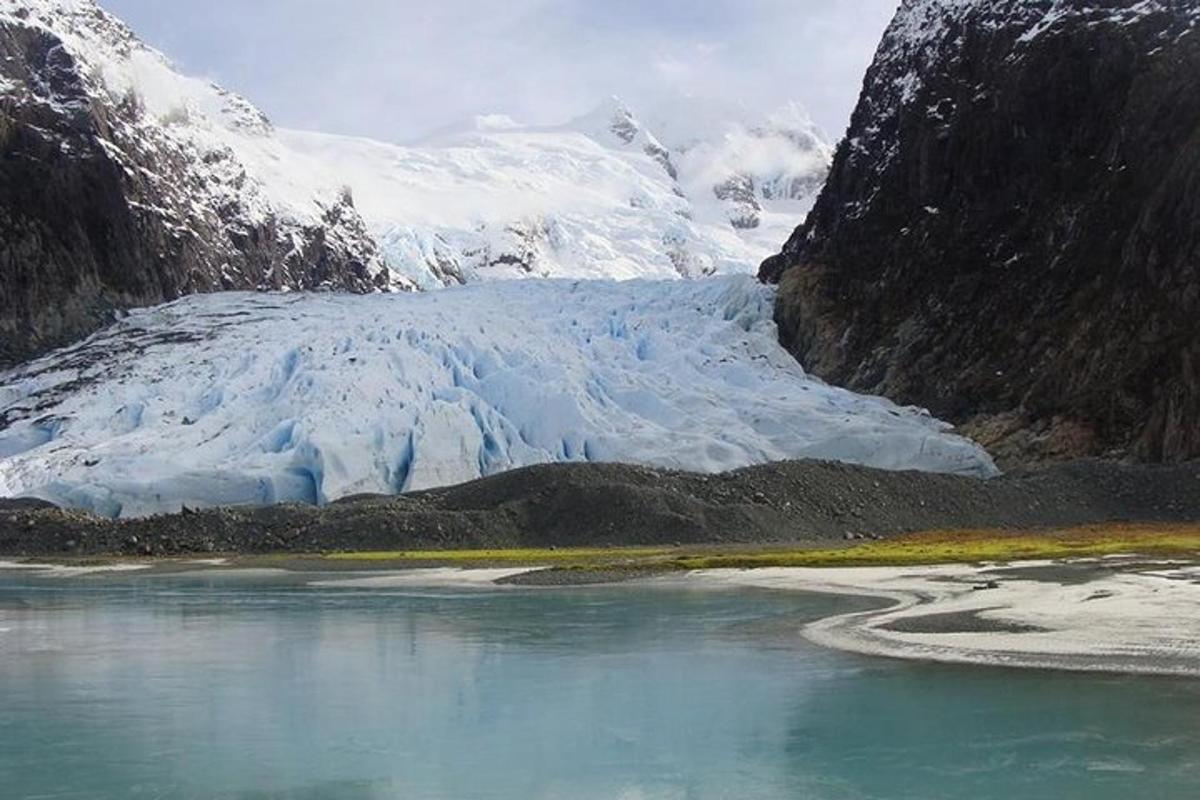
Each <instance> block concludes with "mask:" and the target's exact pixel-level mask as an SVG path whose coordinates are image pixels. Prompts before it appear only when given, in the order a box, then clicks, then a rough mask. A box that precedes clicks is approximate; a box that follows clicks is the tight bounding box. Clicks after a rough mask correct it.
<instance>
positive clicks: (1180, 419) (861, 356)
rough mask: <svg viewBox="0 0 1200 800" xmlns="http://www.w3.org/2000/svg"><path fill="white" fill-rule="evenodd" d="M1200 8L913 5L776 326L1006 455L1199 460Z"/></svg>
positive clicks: (823, 362)
mask: <svg viewBox="0 0 1200 800" xmlns="http://www.w3.org/2000/svg"><path fill="white" fill-rule="evenodd" d="M1197 75H1200V6H1198V5H1197V4H1196V3H1192V2H1168V0H1139V1H1138V2H1135V1H1134V0H1109V1H1108V2H1096V1H1095V0H1093V1H1091V2H1089V1H1088V0H1020V1H1019V2H1018V1H1017V0H1007V1H1005V0H1001V1H1000V2H995V1H993V0H988V1H987V2H985V1H984V0H907V2H905V3H904V4H903V6H902V7H901V9H900V10H899V12H898V13H897V15H896V17H895V20H894V22H893V23H892V25H891V27H890V28H889V29H888V31H887V33H886V34H885V36H884V39H883V42H882V44H881V45H880V48H879V51H878V54H877V56H876V59H875V62H874V64H873V65H872V67H871V69H870V71H869V72H868V74H867V77H866V82H865V85H864V88H863V92H862V95H861V98H860V101H859V105H858V108H857V109H856V111H855V113H854V116H853V120H852V122H851V126H850V131H849V134H848V136H847V139H846V140H845V141H844V142H843V143H842V144H841V145H840V146H839V148H838V150H837V154H836V157H835V160H834V164H833V167H832V171H831V174H830V177H829V180H828V183H827V184H826V186H825V188H824V190H823V192H822V194H821V196H820V198H819V200H818V201H817V203H816V205H815V207H814V209H813V211H812V213H811V214H810V215H809V216H808V218H807V221H806V222H805V224H804V225H803V226H801V227H800V228H799V229H798V230H797V231H796V232H795V234H794V235H793V236H792V238H791V239H790V240H789V241H788V243H787V244H786V245H785V247H784V248H783V251H782V253H781V254H779V255H778V256H776V257H773V258H772V259H770V260H768V261H767V263H765V264H764V267H763V271H762V274H763V276H764V277H766V278H768V279H771V280H781V288H780V296H779V306H778V310H777V314H778V320H779V322H780V325H781V332H782V336H783V341H784V342H785V344H786V345H787V346H788V347H789V349H791V350H792V352H793V353H795V354H796V355H797V356H798V357H799V358H800V359H801V360H802V361H803V362H804V363H805V364H806V365H807V366H809V368H810V369H812V370H813V371H815V372H816V373H818V374H820V375H822V376H824V377H826V378H828V379H830V380H832V381H835V382H837V383H839V384H842V385H848V386H850V387H852V388H855V389H858V390H861V391H869V392H878V393H883V394H886V395H888V396H889V397H892V398H893V399H896V400H898V401H902V402H914V403H919V404H921V405H925V406H928V407H929V408H931V409H932V410H933V411H934V412H935V413H937V414H938V415H940V416H943V417H946V418H950V419H955V420H960V421H961V420H970V425H969V428H968V429H969V430H973V431H974V432H975V433H976V434H977V435H979V436H980V437H981V438H982V439H983V440H985V441H987V442H989V443H992V444H994V445H995V446H997V447H998V448H1000V449H1001V450H1002V451H1006V452H1011V453H1012V454H1013V455H1016V456H1030V455H1032V456H1049V457H1053V456H1073V455H1084V454H1133V455H1137V456H1139V457H1142V458H1147V459H1154V460H1158V459H1168V460H1169V459H1184V458H1193V457H1196V456H1200V427H1198V426H1197V425H1196V424H1195V420H1196V419H1198V418H1200V377H1198V376H1200V325H1197V322H1196V320H1198V319H1200V200H1198V198H1200V194H1198V193H1197V192H1196V186H1197V185H1200V81H1197V79H1196V76H1197Z"/></svg>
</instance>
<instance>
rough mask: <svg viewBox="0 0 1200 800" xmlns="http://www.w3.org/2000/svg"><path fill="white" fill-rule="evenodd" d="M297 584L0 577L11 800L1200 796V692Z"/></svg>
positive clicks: (765, 604)
mask: <svg viewBox="0 0 1200 800" xmlns="http://www.w3.org/2000/svg"><path fill="white" fill-rule="evenodd" d="M307 580H309V578H306V577H304V576H269V575H258V576H253V575H243V576H234V575H230V574H225V575H221V576H214V575H213V574H211V573H210V574H209V575H208V576H206V577H192V578H187V577H172V578H167V577H151V576H142V577H129V576H126V577H120V578H103V579H98V578H70V579H65V578H56V579H46V578H38V577H34V576H32V575H27V574H26V575H13V574H11V573H10V574H4V575H0V796H2V797H3V798H5V800H20V799H22V798H80V799H82V798H87V800H104V799H105V798H120V799H121V800H128V799H129V798H172V799H175V798H204V799H205V800H207V799H208V798H221V799H222V800H226V799H229V800H280V799H282V798H287V799H288V800H291V799H293V798H294V799H296V800H367V799H368V798H370V799H371V800H376V799H377V798H378V799H383V798H403V799H404V800H412V799H421V798H438V799H441V798H454V799H455V800H458V799H460V798H506V799H507V798H519V799H520V800H525V799H526V798H530V799H532V798H538V799H541V798H564V800H590V799H591V798H597V799H601V798H603V799H604V800H608V799H609V798H614V799H620V800H658V799H660V798H662V799H671V800H674V799H676V798H679V799H680V800H683V799H685V798H686V799H687V800H705V799H707V798H737V799H738V800H742V799H749V798H765V799H767V800H770V799H772V798H789V800H794V799H795V798H804V799H806V800H841V799H843V798H886V799H887V800H895V799H896V798H914V799H916V798H920V800H932V799H935V798H955V799H956V800H957V799H958V798H974V799H975V800H982V799H986V798H995V799H996V800H1010V799H1011V798H1023V799H1024V800H1028V799H1029V798H1054V800H1060V799H1061V798H1076V797H1078V798H1089V800H1096V799H1097V798H1099V799H1103V798H1114V800H1116V799H1118V798H1119V799H1120V800H1126V799H1127V798H1130V797H1145V798H1155V799H1156V800H1159V799H1161V798H1194V797H1197V796H1200V683H1198V682H1194V681H1185V680H1167V679H1147V678H1123V677H1110V676H1095V675H1078V674H1063V673H1052V672H1033V671H1015V670H1002V669H981V668H971V667H949V666H936V665H926V664H914V663H907V662H900V661H890V660H885V659H870V658H865V657H859V656H853V655H848V654H842V653H837V652H832V651H828V650H823V649H820V648H818V647H816V646H814V645H810V644H808V643H806V642H805V641H803V640H802V639H801V638H800V637H799V635H798V633H797V631H798V628H799V627H800V626H801V625H802V624H803V623H804V622H805V621H807V620H810V619H814V618H816V617H820V616H824V615H828V614H830V613H835V612H838V611H842V610H851V609H853V608H855V607H865V606H864V605H863V603H864V602H865V601H862V600H846V599H839V598H831V597H821V596H809V595H803V594H796V593H775V592H766V591H751V590H740V589H739V590H733V589H725V590H717V589H707V588H697V589H688V588H678V587H675V588H665V587H642V586H634V585H624V586H615V587H605V588H594V589H555V590H524V589H522V590H505V591H493V590H464V591H460V590H446V589H441V590H435V589H430V590H420V591H399V590H371V591H364V590H348V589H335V588H322V589H316V588H310V587H307V586H305V585H304V582H305V581H307Z"/></svg>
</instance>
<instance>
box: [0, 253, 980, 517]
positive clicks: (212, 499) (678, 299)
mask: <svg viewBox="0 0 1200 800" xmlns="http://www.w3.org/2000/svg"><path fill="white" fill-rule="evenodd" d="M773 299H774V291H773V290H772V289H770V288H768V287H765V286H763V285H761V284H759V283H758V282H757V281H756V280H755V279H754V278H753V277H752V276H748V275H742V276H728V277H724V278H713V279H708V280H703V281H656V282H650V281H627V282H614V281H563V280H556V281H554V280H552V281H546V280H543V281H528V282H520V283H517V282H511V281H510V282H504V283H493V284H487V285H472V286H465V287H457V288H450V289H446V290H444V291H438V292H427V293H417V294H390V295H383V294H377V295H370V296H366V297H354V296H350V295H335V294H291V295H287V294H261V293H260V294H245V293H224V294H216V295H206V296H197V297H190V298H185V299H182V300H179V301H177V302H175V303H172V304H169V305H165V306H160V307H157V308H151V309H145V310H141V311H136V312H133V313H132V314H130V315H129V316H128V317H127V318H125V319H123V320H121V321H120V322H118V323H116V324H115V325H113V326H111V327H110V328H108V329H106V330H104V331H102V332H100V333H99V334H97V335H96V336H94V337H92V338H91V339H89V340H88V341H85V342H83V343H81V344H79V345H76V346H74V347H71V348H67V349H65V350H62V351H59V352H57V353H54V354H52V355H50V356H48V357H45V358H43V359H40V360H37V361H34V362H31V363H29V364H27V365H25V366H23V367H21V368H20V369H17V370H15V371H11V372H8V373H0V419H3V420H4V421H5V423H6V426H5V427H4V428H3V429H2V430H0V496H3V495H33V496H38V497H43V498H46V499H49V500H52V501H54V502H57V503H61V504H64V505H67V506H74V507H82V508H88V509H92V510H95V511H97V512H99V513H103V514H110V515H118V514H120V515H141V514H149V513H154V512H159V511H170V510H178V509H179V508H180V506H181V505H183V504H186V505H189V506H207V505H215V504H235V503H269V502H277V501H289V500H291V501H304V502H325V501H330V500H333V499H336V498H338V497H342V496H345V495H348V494H353V493H358V492H383V493H392V492H398V491H405V490H412V489H420V488H424V487H430V486H438V485H444V484H450V483H456V482H459V481H463V480H467V479H471V478H475V477H478V476H480V475H489V474H493V473H496V472H500V471H503V470H506V469H510V468H512V467H518V466H523V465H528V464H536V463H546V462H556V461H620V462H633V463H641V464H651V465H659V466H666V467H677V468H687V469H693V470H702V471H715V470H723V469H728V468H734V467H739V466H744V465H748V464H755V463H762V462H766V461H772V460H778V459H785V458H800V457H813V458H828V459H841V460H846V461H852V462H858V463H863V464H870V465H874V466H878V467H885V468H896V469H901V468H914V469H925V470H935V471H946V472H956V473H965V474H975V475H990V474H993V473H994V467H993V466H992V464H991V461H990V460H989V458H988V456H987V455H986V454H985V453H984V452H983V451H982V450H981V449H980V448H979V447H977V446H976V445H974V444H973V443H971V442H969V441H968V440H966V439H962V438H959V437H957V436H954V435H952V434H951V433H949V432H948V430H947V428H946V426H945V425H943V424H942V423H940V422H938V421H936V420H934V419H933V418H931V417H930V416H929V415H928V414H925V413H923V412H921V411H919V410H916V409H912V408H901V407H898V406H895V405H893V404H891V403H889V402H888V401H886V400H880V399H877V398H871V397H864V396H861V395H856V394H853V393H851V392H847V391H844V390H841V389H837V388H833V387H830V386H828V385H826V384H824V383H822V382H820V381H817V380H814V379H811V378H809V377H808V376H807V375H805V373H804V371H803V370H802V369H801V368H800V366H799V365H798V364H797V363H796V361H795V360H794V359H793V358H791V356H789V355H788V354H787V352H786V351H784V350H783V349H782V348H781V347H780V345H779V344H778V339H777V332H776V329H775V324H774V322H773V321H772V306H773Z"/></svg>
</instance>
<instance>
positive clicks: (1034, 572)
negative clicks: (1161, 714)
mask: <svg viewBox="0 0 1200 800" xmlns="http://www.w3.org/2000/svg"><path fill="white" fill-rule="evenodd" d="M1064 570H1065V572H1064ZM689 577H690V578H691V579H694V580H700V581H704V582H710V583H713V584H717V585H727V586H746V587H759V588H771V589H782V590H793V591H809V592H822V593H830V594H845V595H861V596H868V597H875V598H879V599H883V600H889V601H891V602H892V605H889V606H887V607H885V608H882V609H877V610H873V611H866V612H859V613H854V614H845V615H841V616H834V617H828V618H825V619H821V620H818V621H816V622H813V623H810V624H809V625H807V626H805V628H804V630H803V634H804V636H805V637H806V638H807V639H809V640H810V641H812V642H815V643H817V644H820V645H822V646H825V647H830V648H834V649H838V650H845V651H849V652H855V653H861V654H864V655H872V656H888V657H894V658H905V659H913V660H921V661H936V662H943V663H956V664H979V665H988V666H1012V667H1030V668H1045V669H1064V670H1076V671H1097V672H1117V673H1126V674H1146V675H1183V676H1193V677H1200V566H1197V565H1195V564H1182V563H1162V562H1158V563H1152V562H1146V561H1124V562H1122V561H1119V560H1114V559H1099V560H1080V561H1077V562H1028V563H1022V564H1012V565H1004V566H999V565H997V566H968V565H950V566H933V567H854V568H847V569H804V568H797V569H762V570H754V571H733V570H716V571H711V572H706V573H695V574H693V575H691V576H689Z"/></svg>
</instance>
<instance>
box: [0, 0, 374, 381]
mask: <svg viewBox="0 0 1200 800" xmlns="http://www.w3.org/2000/svg"><path fill="white" fill-rule="evenodd" d="M147 73H149V74H152V75H153V76H154V78H155V79H156V80H155V81H151V83H157V82H158V79H163V80H166V81H173V82H175V84H177V85H172V86H170V87H169V90H168V92H167V93H168V94H170V95H173V96H174V97H175V98H176V99H175V100H174V101H172V102H175V103H177V105H172V106H170V107H163V106H162V105H161V103H159V102H158V100H159V98H155V97H147V96H145V95H143V93H142V92H140V91H139V89H138V86H137V83H136V80H135V79H134V77H131V76H136V77H142V76H145V75H146V74H147ZM272 144H273V131H272V129H271V126H270V123H269V122H268V121H267V120H266V118H265V117H263V116H262V115H261V113H259V112H258V111H257V110H256V109H254V108H253V106H251V105H250V104H249V103H248V102H246V101H245V100H244V99H242V98H240V97H237V96H236V95H232V94H230V93H227V92H224V91H222V90H220V89H219V88H217V87H214V86H211V85H209V84H205V83H203V82H200V81H193V80H190V79H186V78H183V77H182V76H179V75H177V74H176V73H174V72H173V71H172V70H171V68H170V65H169V64H167V63H166V61H165V60H164V59H163V58H162V57H161V56H160V55H159V54H157V53H155V52H154V51H151V50H149V49H148V48H146V47H144V46H143V45H142V44H141V43H140V42H138V41H137V40H136V38H134V37H133V35H132V34H131V33H130V32H129V31H128V29H127V28H125V27H124V26H123V25H122V24H121V23H119V22H118V21H116V20H115V19H114V18H112V17H111V16H109V15H108V14H106V13H105V12H103V11H101V10H100V9H99V8H98V7H96V6H95V5H94V4H93V3H92V2H90V0H69V1H68V2H49V0H29V2H23V1H22V2H18V1H17V0H3V2H0V366H2V365H4V364H6V363H13V362H15V361H17V360H20V359H24V358H27V357H29V356H31V355H34V354H36V353H39V352H42V351H45V350H47V349H49V348H52V347H54V346H56V345H60V344H63V343H64V342H67V341H70V340H72V339H75V338H78V337H79V336H82V335H85V334H87V333H90V332H92V331H94V330H96V329H98V328H99V327H100V326H102V325H104V324H106V323H107V322H108V321H110V320H111V318H112V314H113V312H114V311H116V310H119V309H123V308H128V307H131V306H138V305H146V304H152V303H158V302H162V301H165V300H170V299H173V298H176V297H179V296H180V295H183V294H188V293H194V292H207V291H215V290H222V289H252V288H270V289H281V288H294V289H314V288H324V287H328V288H337V289H347V290H352V291H369V290H373V289H375V288H379V287H381V286H383V285H384V283H385V281H386V275H385V274H384V273H383V271H382V270H381V268H380V265H379V263H378V258H377V256H376V253H375V246H374V244H373V242H372V240H371V238H370V237H369V236H368V235H367V232H366V228H365V226H364V224H363V222H362V219H361V218H360V217H359V215H358V213H357V212H356V211H355V209H354V206H353V202H352V200H351V199H350V196H349V193H348V192H338V191H337V190H336V189H335V190H333V191H329V192H326V193H324V194H317V195H314V196H309V197H303V198H297V199H296V200H295V201H294V202H293V201H292V200H290V199H286V198H284V199H281V198H280V197H279V196H278V194H277V193H272V192H271V191H270V190H269V187H268V186H267V185H266V183H265V181H264V180H262V179H260V178H259V177H258V176H257V175H256V174H255V166H254V165H253V164H252V163H251V162H250V161H249V159H248V158H247V157H245V155H244V153H246V152H255V151H258V150H269V148H270V147H271V146H272Z"/></svg>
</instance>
